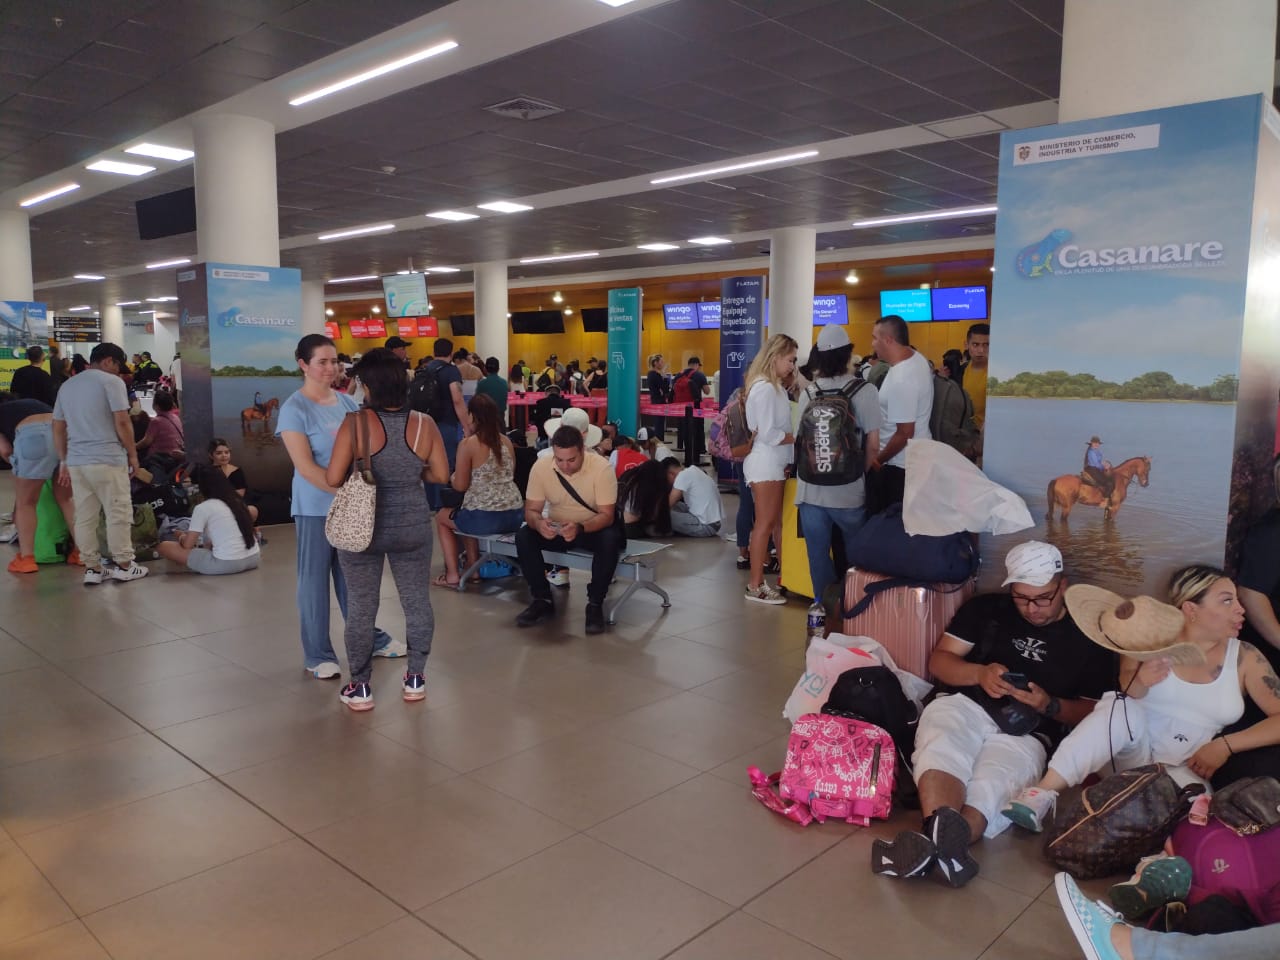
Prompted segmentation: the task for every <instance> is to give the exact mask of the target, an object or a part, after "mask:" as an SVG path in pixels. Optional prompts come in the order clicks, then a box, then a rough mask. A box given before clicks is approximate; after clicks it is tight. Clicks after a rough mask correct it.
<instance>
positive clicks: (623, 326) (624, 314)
mask: <svg viewBox="0 0 1280 960" xmlns="http://www.w3.org/2000/svg"><path fill="white" fill-rule="evenodd" d="M643 299H644V294H643V293H642V292H641V290H640V288H639V287H624V288H623V289H621V290H610V291H609V419H610V420H616V421H618V422H619V424H620V426H619V428H618V429H619V430H621V431H622V433H623V434H624V435H626V436H628V437H634V436H635V435H636V428H637V427H638V426H639V425H640V374H641V373H643V372H644V371H643V368H642V366H641V363H640V307H641V302H642V301H643Z"/></svg>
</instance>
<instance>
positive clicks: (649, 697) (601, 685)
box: [520, 662, 680, 722]
mask: <svg viewBox="0 0 1280 960" xmlns="http://www.w3.org/2000/svg"><path fill="white" fill-rule="evenodd" d="M679 692H680V688H679V687H674V686H672V685H670V684H667V683H659V682H658V681H656V680H644V679H641V678H639V677H634V676H631V675H630V674H627V673H625V672H623V671H621V670H615V669H613V668H612V667H605V666H601V665H599V664H591V663H583V662H571V663H568V662H567V663H565V664H563V665H556V666H555V667H547V668H541V669H531V670H529V671H527V673H526V675H525V677H524V678H523V682H522V683H521V685H520V696H521V698H522V699H525V700H528V701H529V702H531V703H535V704H540V705H542V706H544V707H547V708H549V709H551V710H557V711H560V712H562V713H566V714H569V715H572V716H574V717H577V718H579V721H580V722H581V721H582V720H585V719H588V718H598V717H616V716H619V715H621V714H623V713H626V712H627V711H628V710H634V709H635V708H636V707H642V706H644V705H645V704H650V703H654V702H656V701H659V700H664V699H666V698H667V697H670V696H673V695H675V694H677V693H679Z"/></svg>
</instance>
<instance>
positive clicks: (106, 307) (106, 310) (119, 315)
mask: <svg viewBox="0 0 1280 960" xmlns="http://www.w3.org/2000/svg"><path fill="white" fill-rule="evenodd" d="M101 316H102V342H103V343H114V344H115V345H116V346H118V347H120V348H122V349H123V347H124V311H123V310H121V309H120V308H119V307H117V306H116V305H115V304H114V303H104V304H103V305H102V313H101Z"/></svg>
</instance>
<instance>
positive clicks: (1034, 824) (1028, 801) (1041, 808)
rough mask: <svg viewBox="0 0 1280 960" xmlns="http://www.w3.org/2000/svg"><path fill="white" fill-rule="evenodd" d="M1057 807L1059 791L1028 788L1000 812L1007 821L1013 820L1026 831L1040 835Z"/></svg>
mask: <svg viewBox="0 0 1280 960" xmlns="http://www.w3.org/2000/svg"><path fill="white" fill-rule="evenodd" d="M1057 805H1058V794H1057V791H1055V790H1042V789H1040V788H1039V787H1027V789H1025V790H1023V791H1022V792H1021V793H1020V794H1018V796H1017V797H1015V798H1014V800H1013V802H1012V803H1010V804H1009V806H1007V807H1005V808H1004V809H1003V810H1001V811H1000V812H1001V813H1002V814H1004V816H1005V818H1006V819H1008V820H1012V821H1013V822H1014V823H1016V824H1017V825H1018V826H1020V827H1022V828H1023V829H1024V830H1030V831H1031V832H1032V833H1039V832H1040V831H1041V830H1043V829H1044V821H1045V818H1047V817H1049V816H1051V815H1052V814H1053V809H1054V807H1056V806H1057Z"/></svg>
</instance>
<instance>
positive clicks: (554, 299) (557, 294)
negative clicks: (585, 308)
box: [551, 290, 564, 303]
mask: <svg viewBox="0 0 1280 960" xmlns="http://www.w3.org/2000/svg"><path fill="white" fill-rule="evenodd" d="M551 302H552V303H564V295H563V294H562V293H561V292H560V291H559V290H557V291H556V292H555V294H554V295H553V296H552V297H551Z"/></svg>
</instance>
